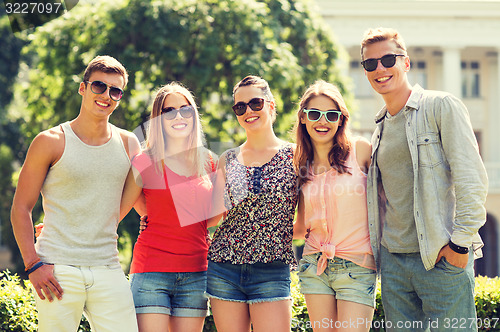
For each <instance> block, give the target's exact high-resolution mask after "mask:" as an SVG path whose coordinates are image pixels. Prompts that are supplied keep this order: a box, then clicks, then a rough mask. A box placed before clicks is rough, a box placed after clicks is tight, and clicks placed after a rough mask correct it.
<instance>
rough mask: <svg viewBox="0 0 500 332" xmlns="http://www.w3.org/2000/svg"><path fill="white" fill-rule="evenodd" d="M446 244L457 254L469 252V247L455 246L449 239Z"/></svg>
mask: <svg viewBox="0 0 500 332" xmlns="http://www.w3.org/2000/svg"><path fill="white" fill-rule="evenodd" d="M448 246H449V247H450V248H451V250H453V251H454V252H456V253H457V254H462V255H465V254H468V253H469V248H467V247H460V246H457V245H456V244H455V243H453V242H451V241H450V242H449V243H448Z"/></svg>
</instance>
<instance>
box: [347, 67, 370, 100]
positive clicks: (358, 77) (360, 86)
mask: <svg viewBox="0 0 500 332" xmlns="http://www.w3.org/2000/svg"><path fill="white" fill-rule="evenodd" d="M350 75H351V78H352V81H353V83H354V95H355V96H356V97H358V98H360V97H361V98H363V97H365V98H366V97H371V96H372V94H373V92H372V86H371V85H370V82H368V80H367V79H366V76H365V71H364V70H363V68H362V67H361V63H360V62H359V61H351V64H350Z"/></svg>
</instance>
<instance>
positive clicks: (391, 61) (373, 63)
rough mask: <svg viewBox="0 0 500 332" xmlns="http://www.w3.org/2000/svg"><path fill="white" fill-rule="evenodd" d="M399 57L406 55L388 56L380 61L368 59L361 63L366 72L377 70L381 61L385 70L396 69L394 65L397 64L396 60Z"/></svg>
mask: <svg viewBox="0 0 500 332" xmlns="http://www.w3.org/2000/svg"><path fill="white" fill-rule="evenodd" d="M398 56H405V55H404V54H386V55H384V56H383V57H381V58H378V59H366V60H365V61H361V64H362V65H363V68H365V70H366V71H374V70H375V69H377V66H378V61H379V60H380V63H381V64H382V66H384V67H385V68H391V67H394V65H395V64H396V58H397V57H398Z"/></svg>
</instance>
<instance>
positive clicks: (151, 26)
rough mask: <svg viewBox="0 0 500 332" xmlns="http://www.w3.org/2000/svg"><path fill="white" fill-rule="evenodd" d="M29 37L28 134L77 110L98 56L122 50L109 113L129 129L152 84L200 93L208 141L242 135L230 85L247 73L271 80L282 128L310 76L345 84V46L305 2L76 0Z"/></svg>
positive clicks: (143, 112) (140, 113) (141, 110)
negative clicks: (84, 0) (121, 85)
mask: <svg viewBox="0 0 500 332" xmlns="http://www.w3.org/2000/svg"><path fill="white" fill-rule="evenodd" d="M30 39H31V43H30V45H29V46H28V47H27V48H26V50H25V51H26V52H28V53H29V54H32V57H33V58H34V59H35V62H34V66H33V67H32V69H31V70H30V73H29V81H30V84H29V85H26V87H25V88H24V89H23V96H24V97H25V99H26V103H27V109H28V112H29V114H30V115H31V116H30V121H29V122H28V124H27V125H26V128H25V131H26V132H30V135H31V136H33V135H34V134H36V133H37V132H39V131H40V130H42V129H45V128H47V127H49V126H50V125H53V124H56V123H58V122H60V121H64V120H68V119H71V118H73V117H74V116H76V115H77V113H78V111H79V104H80V96H79V95H78V94H77V93H76V91H77V86H78V83H79V82H80V80H81V77H82V74H83V70H84V68H85V66H86V64H87V63H88V62H89V61H90V60H91V59H92V58H93V57H94V56H96V55H98V54H110V55H112V56H115V57H116V58H117V59H119V60H120V61H121V62H122V63H124V64H125V66H126V67H127V69H128V70H129V72H130V83H129V85H128V87H127V94H126V96H125V97H124V99H123V101H122V102H121V105H120V108H119V109H118V110H117V112H116V114H114V115H113V116H112V122H114V123H115V124H117V125H119V126H121V127H124V128H128V129H133V128H135V127H136V126H138V125H139V123H140V122H141V121H143V120H144V119H145V117H146V116H147V112H148V105H149V103H150V101H151V98H152V96H153V94H154V93H153V90H154V89H155V88H156V87H158V86H160V85H162V84H165V83H166V82H168V81H172V80H176V81H181V82H182V83H184V84H185V85H186V86H187V87H188V88H190V89H191V90H192V91H194V93H195V95H196V96H197V98H198V103H199V104H200V105H201V107H202V111H203V115H204V123H205V130H206V132H207V135H208V138H209V141H233V140H234V141H236V142H238V143H240V142H241V141H242V139H243V136H242V131H241V129H240V128H239V127H238V125H237V122H236V120H235V119H234V115H233V114H232V113H231V109H230V107H229V106H230V104H231V90H232V87H233V85H234V84H235V83H236V82H237V81H239V80H240V79H241V78H242V77H244V76H246V75H248V74H256V75H260V76H262V77H264V78H265V79H266V80H268V81H269V83H270V85H271V89H272V90H273V92H274V94H275V97H276V99H277V101H278V102H279V104H278V108H279V111H280V113H282V114H283V116H278V120H277V124H276V130H277V132H278V133H279V134H281V135H282V136H285V135H286V132H287V130H289V129H290V126H291V123H292V121H293V119H292V117H291V116H290V114H291V113H292V112H293V111H294V109H295V106H296V103H297V101H298V99H299V97H300V94H301V93H302V91H303V90H304V89H305V87H306V86H307V85H308V84H310V83H312V82H313V81H314V80H316V79H319V78H321V79H325V80H327V81H330V82H334V83H337V84H338V85H340V88H341V90H342V91H343V92H344V93H345V92H346V90H345V89H344V84H343V80H342V79H341V78H340V76H339V75H338V72H337V70H336V67H335V64H336V60H337V58H338V54H339V50H338V47H337V46H336V45H335V44H334V42H333V40H332V38H331V35H330V32H329V31H328V30H327V29H326V28H323V25H322V24H321V20H320V19H319V17H318V15H317V14H315V13H314V12H313V11H312V10H311V8H310V4H309V1H307V0H262V1H254V0H245V1H232V0H203V1H199V0H162V1H154V0H153V1H143V0H120V1H116V2H115V1H113V2H112V3H111V2H107V1H101V2H98V3H95V4H93V5H92V6H89V5H86V6H85V5H84V4H82V5H81V6H80V5H78V6H77V7H75V8H74V9H73V10H72V11H71V12H70V13H68V14H67V15H65V16H64V17H63V18H61V19H58V20H54V21H53V22H50V23H48V24H46V25H45V26H43V27H42V28H39V29H38V30H37V31H36V33H34V34H33V35H32V36H30ZM287 115H288V116H287Z"/></svg>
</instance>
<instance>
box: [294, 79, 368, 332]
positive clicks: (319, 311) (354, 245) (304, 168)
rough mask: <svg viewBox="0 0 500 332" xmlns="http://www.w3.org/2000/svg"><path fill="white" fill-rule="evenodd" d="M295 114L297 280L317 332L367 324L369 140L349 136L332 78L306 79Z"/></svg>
mask: <svg viewBox="0 0 500 332" xmlns="http://www.w3.org/2000/svg"><path fill="white" fill-rule="evenodd" d="M297 115H298V119H297V125H296V136H297V150H296V153H295V156H294V166H295V169H296V171H297V172H298V174H299V186H300V196H299V207H298V215H297V221H296V223H295V225H294V235H295V237H304V235H305V238H306V243H305V246H304V253H303V258H302V259H301V260H300V262H299V280H300V287H301V292H302V293H303V294H304V296H305V299H306V304H307V309H308V312H309V318H310V320H311V326H312V327H313V330H314V331H315V332H318V331H332V330H334V331H368V330H369V329H370V323H371V320H372V317H373V307H374V302H375V280H376V272H375V261H374V259H373V254H372V249H371V246H370V237H369V233H368V214H367V206H366V172H367V170H368V168H369V166H370V153H371V146H370V143H369V142H368V141H366V140H365V139H361V138H354V137H352V136H350V135H349V132H348V129H347V123H348V120H349V111H348V110H347V108H346V105H345V103H344V100H343V98H342V95H341V94H340V92H339V90H338V89H337V88H336V87H335V86H334V85H332V84H330V83H327V82H324V81H318V82H316V83H315V84H313V85H311V86H310V87H309V88H308V89H307V90H306V92H305V93H304V95H303V96H302V99H301V101H300V108H299V111H298V114H297Z"/></svg>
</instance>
